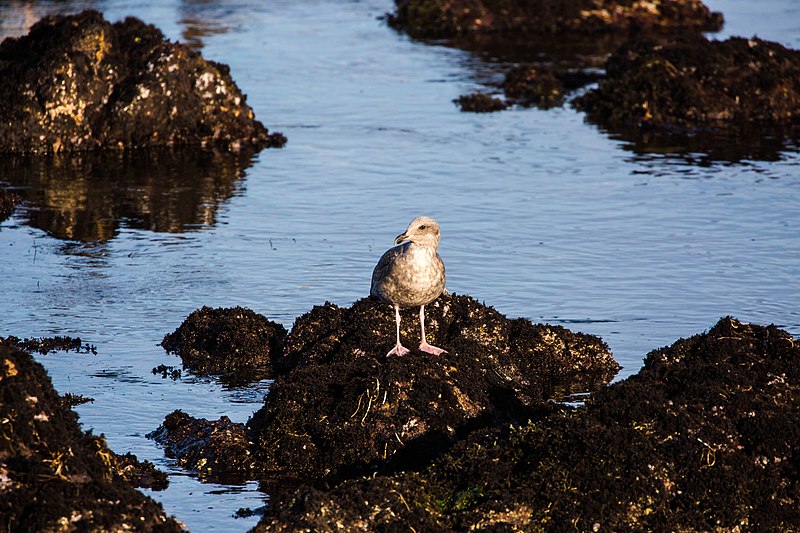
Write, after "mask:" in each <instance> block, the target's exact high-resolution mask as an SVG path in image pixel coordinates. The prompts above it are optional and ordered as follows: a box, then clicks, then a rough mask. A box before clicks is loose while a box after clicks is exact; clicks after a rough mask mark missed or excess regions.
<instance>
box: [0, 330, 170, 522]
mask: <svg viewBox="0 0 800 533" xmlns="http://www.w3.org/2000/svg"><path fill="white" fill-rule="evenodd" d="M118 464H119V463H118V461H117V456H115V455H114V453H113V452H112V451H111V450H109V449H108V446H107V445H106V442H105V439H104V438H103V437H102V435H101V436H99V437H97V436H94V435H92V434H91V433H84V432H82V431H81V430H80V427H79V425H78V416H77V415H76V414H75V413H74V412H73V411H71V410H70V409H69V408H68V407H66V406H64V404H63V403H62V400H61V398H60V397H59V395H58V394H57V393H56V391H55V390H54V389H53V386H52V384H51V382H50V378H49V377H48V376H47V373H46V371H45V370H44V368H43V367H42V366H41V365H40V364H39V363H37V362H36V361H34V359H33V357H31V355H30V354H29V353H27V352H23V351H21V350H20V349H18V348H17V347H15V346H9V345H6V344H0V528H1V529H2V530H4V531H67V530H77V531H123V530H129V529H134V530H137V531H160V532H163V531H182V530H183V528H182V526H181V525H180V524H179V523H178V522H176V521H175V519H173V518H172V517H169V516H167V515H166V514H165V513H164V510H163V509H162V507H161V505H160V504H159V503H156V502H155V501H153V500H152V499H150V498H148V497H146V496H145V495H144V494H142V493H140V492H138V491H137V490H135V489H134V488H133V487H132V486H131V485H130V484H129V483H128V481H126V480H125V479H124V478H123V477H122V476H121V475H120V473H119V472H118V470H117V466H118Z"/></svg>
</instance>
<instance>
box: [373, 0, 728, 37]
mask: <svg viewBox="0 0 800 533" xmlns="http://www.w3.org/2000/svg"><path fill="white" fill-rule="evenodd" d="M395 4H396V10H395V12H394V13H392V14H391V15H389V16H388V22H389V24H391V25H392V26H394V27H396V28H400V29H403V30H404V31H406V32H408V34H409V35H411V36H412V37H454V36H458V35H465V34H482V33H521V34H532V35H536V34H541V33H562V32H572V33H589V34H593V33H603V32H618V31H625V32H628V31H643V30H653V29H671V30H677V29H692V30H698V31H717V30H719V29H720V28H721V27H722V15H721V14H719V13H712V12H711V11H710V10H709V9H708V8H707V7H706V6H705V5H704V4H703V3H702V2H700V1H699V0H663V1H660V2H642V1H637V0H617V1H609V0H563V1H562V0H535V1H514V0H512V1H509V0H459V1H455V2H442V1H440V0H395Z"/></svg>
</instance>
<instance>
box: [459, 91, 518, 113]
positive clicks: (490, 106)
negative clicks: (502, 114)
mask: <svg viewBox="0 0 800 533" xmlns="http://www.w3.org/2000/svg"><path fill="white" fill-rule="evenodd" d="M453 103H454V104H456V105H457V106H458V108H459V109H461V111H466V112H469V113H492V112H494V111H502V110H503V109H505V108H507V107H508V104H507V103H506V102H504V101H503V100H502V99H500V98H497V97H495V96H492V95H490V94H486V93H482V92H475V93H471V94H464V95H461V96H459V97H458V98H456V99H455V100H453Z"/></svg>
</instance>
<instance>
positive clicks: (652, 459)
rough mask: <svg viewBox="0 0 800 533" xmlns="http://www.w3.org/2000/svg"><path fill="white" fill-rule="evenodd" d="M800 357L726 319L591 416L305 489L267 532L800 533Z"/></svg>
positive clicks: (781, 336)
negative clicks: (427, 462) (403, 468)
mask: <svg viewBox="0 0 800 533" xmlns="http://www.w3.org/2000/svg"><path fill="white" fill-rule="evenodd" d="M798 363H800V343H798V342H797V340H796V339H793V338H792V337H791V336H790V335H789V334H788V333H786V332H785V331H782V330H780V329H779V328H777V327H775V326H769V327H763V326H757V325H750V324H743V323H740V322H738V321H736V320H734V319H731V318H725V319H722V320H721V321H720V322H719V323H718V324H717V325H716V326H714V327H713V328H712V329H711V330H710V331H709V332H708V333H706V334H702V335H697V336H694V337H691V338H689V339H681V340H679V341H677V342H676V343H675V344H673V345H672V346H670V347H667V348H662V349H660V350H655V351H653V352H651V353H650V354H649V355H648V357H647V359H646V361H645V366H644V368H643V369H642V370H641V371H640V372H639V374H638V375H636V376H633V377H631V378H629V379H627V380H625V381H623V382H620V383H616V384H614V385H611V386H609V387H607V388H605V389H602V390H601V391H599V392H597V393H596V394H595V395H594V396H593V397H592V398H591V399H590V401H589V402H588V404H587V405H585V406H584V407H580V408H576V409H569V408H556V407H553V408H552V412H551V413H550V414H549V415H548V416H544V417H541V418H539V419H538V420H534V421H533V422H531V423H529V424H523V425H515V426H511V427H507V428H504V429H502V428H501V429H498V428H493V429H487V430H482V431H477V432H474V433H473V434H472V435H470V436H469V437H468V438H467V439H465V440H463V441H461V442H459V443H457V444H456V445H455V446H454V447H453V448H452V449H451V450H450V451H449V452H448V453H447V454H446V455H444V456H443V457H442V458H440V459H437V460H435V461H434V462H433V464H432V465H431V466H430V467H429V468H427V469H426V470H424V471H419V472H405V473H398V474H395V475H388V476H381V475H379V476H377V477H375V478H372V479H370V478H362V479H356V480H348V481H346V482H344V483H341V484H340V485H338V486H336V487H334V488H333V489H331V490H324V489H320V488H318V487H317V488H313V487H306V488H305V489H301V490H298V491H297V492H295V495H294V497H292V498H287V497H286V496H285V495H284V497H283V498H277V499H276V500H275V505H274V507H273V509H272V515H271V516H267V517H265V518H264V519H263V520H262V521H261V523H260V524H259V526H258V527H257V528H256V530H257V531H265V530H269V531H295V530H298V529H301V528H307V529H311V530H314V529H317V528H319V529H329V528H333V527H340V528H344V529H356V528H358V529H365V530H372V531H399V530H408V529H410V528H414V529H416V530H418V531H420V530H457V531H462V530H470V529H484V530H492V531H498V530H499V531H511V530H553V531H561V530H567V529H569V530H574V529H577V530H579V531H592V530H594V531H619V530H629V529H642V530H680V531H711V530H717V531H736V530H750V531H767V530H769V531H787V530H792V529H796V528H797V526H798V524H800V505H798V503H800V448H799V447H798V444H797V443H798V442H800V364H798Z"/></svg>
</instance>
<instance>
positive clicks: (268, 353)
mask: <svg viewBox="0 0 800 533" xmlns="http://www.w3.org/2000/svg"><path fill="white" fill-rule="evenodd" d="M285 338H286V328H284V327H283V326H282V325H280V324H278V323H277V322H273V321H271V320H268V319H267V318H266V317H264V316H263V315H259V314H258V313H256V312H254V311H251V310H250V309H244V308H242V307H233V308H228V309H224V308H217V309H212V308H211V307H203V308H202V309H198V310H196V311H194V312H192V314H190V315H189V316H188V317H187V318H186V320H184V321H183V324H181V325H180V327H179V328H178V329H177V330H175V331H174V332H172V333H169V334H167V335H166V336H165V337H164V340H163V342H162V343H161V345H162V346H163V347H164V349H165V350H167V351H168V352H170V353H175V354H178V355H179V356H180V358H181V360H182V361H183V365H184V367H186V368H188V369H189V370H191V371H192V372H194V373H196V374H224V375H229V376H232V377H234V378H240V377H245V376H246V377H247V378H249V380H255V379H258V378H259V377H260V376H261V375H264V374H266V373H267V372H268V371H269V368H270V360H271V358H273V357H277V356H278V355H279V354H280V352H281V348H282V346H283V341H284V339H285Z"/></svg>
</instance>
